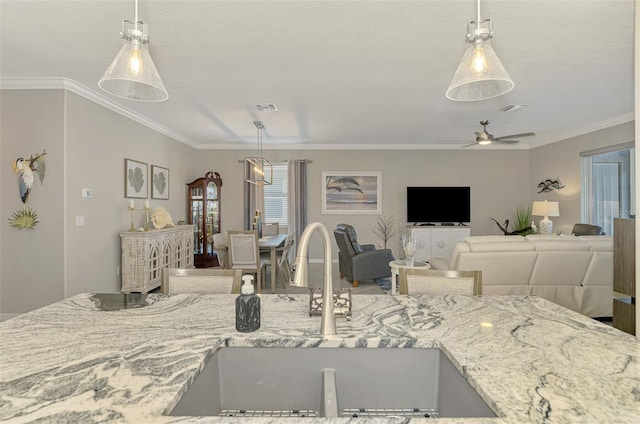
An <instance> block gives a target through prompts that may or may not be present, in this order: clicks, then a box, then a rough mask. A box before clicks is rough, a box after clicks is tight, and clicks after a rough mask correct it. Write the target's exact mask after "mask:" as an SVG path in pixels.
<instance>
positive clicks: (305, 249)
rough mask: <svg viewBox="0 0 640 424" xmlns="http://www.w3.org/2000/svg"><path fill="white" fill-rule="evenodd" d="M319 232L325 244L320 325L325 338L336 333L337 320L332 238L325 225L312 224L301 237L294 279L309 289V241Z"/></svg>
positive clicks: (299, 284)
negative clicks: (332, 274) (334, 304)
mask: <svg viewBox="0 0 640 424" xmlns="http://www.w3.org/2000/svg"><path fill="white" fill-rule="evenodd" d="M316 231H318V232H319V233H320V235H321V236H322V241H323V242H324V283H323V286H322V290H323V294H322V323H321V324H320V332H321V333H322V335H323V336H331V335H335V334H337V333H336V319H335V316H334V315H333V280H332V277H331V258H332V256H331V237H330V236H329V231H328V230H327V227H325V226H324V224H322V223H320V222H312V223H311V224H309V225H307V227H306V228H305V229H304V231H303V232H302V235H301V236H300V242H299V243H300V245H299V247H298V254H297V255H296V272H295V276H294V279H293V285H295V286H298V287H308V282H309V270H308V265H309V263H308V255H309V241H310V240H311V236H312V235H313V233H314V232H316Z"/></svg>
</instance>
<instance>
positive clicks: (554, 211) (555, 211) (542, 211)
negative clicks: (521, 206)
mask: <svg viewBox="0 0 640 424" xmlns="http://www.w3.org/2000/svg"><path fill="white" fill-rule="evenodd" d="M531 215H534V216H544V218H543V219H541V220H540V225H539V227H540V234H552V233H553V222H551V220H550V219H549V217H550V216H560V206H559V205H558V202H547V201H546V200H545V201H544V202H533V207H532V208H531Z"/></svg>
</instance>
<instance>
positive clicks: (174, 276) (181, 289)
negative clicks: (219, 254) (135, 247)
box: [161, 268, 242, 294]
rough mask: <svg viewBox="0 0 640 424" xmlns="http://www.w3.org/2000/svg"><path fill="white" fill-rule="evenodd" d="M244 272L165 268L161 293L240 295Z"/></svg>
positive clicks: (215, 269) (217, 269)
mask: <svg viewBox="0 0 640 424" xmlns="http://www.w3.org/2000/svg"><path fill="white" fill-rule="evenodd" d="M241 284H242V271H241V270H239V269H237V270H232V269H219V268H194V269H184V268H164V269H163V270H162V286H161V291H162V293H165V294H170V293H208V294H229V293H232V294H233V293H240V286H241Z"/></svg>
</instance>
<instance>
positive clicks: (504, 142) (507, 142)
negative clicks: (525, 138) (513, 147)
mask: <svg viewBox="0 0 640 424" xmlns="http://www.w3.org/2000/svg"><path fill="white" fill-rule="evenodd" d="M493 141H494V143H498V144H516V143H520V140H493Z"/></svg>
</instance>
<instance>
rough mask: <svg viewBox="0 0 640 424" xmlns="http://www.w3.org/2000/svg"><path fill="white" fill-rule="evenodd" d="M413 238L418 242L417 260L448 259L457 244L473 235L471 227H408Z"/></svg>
mask: <svg viewBox="0 0 640 424" xmlns="http://www.w3.org/2000/svg"><path fill="white" fill-rule="evenodd" d="M407 228H408V230H409V233H410V234H411V238H412V239H414V240H417V244H418V248H417V250H416V255H415V260H417V261H428V260H429V259H431V258H448V257H449V256H451V252H452V251H453V248H454V247H455V246H456V243H458V242H459V241H463V240H464V239H465V237H469V236H470V235H471V228H470V227H448V226H447V227H444V226H411V225H410V226H408V227H407Z"/></svg>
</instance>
